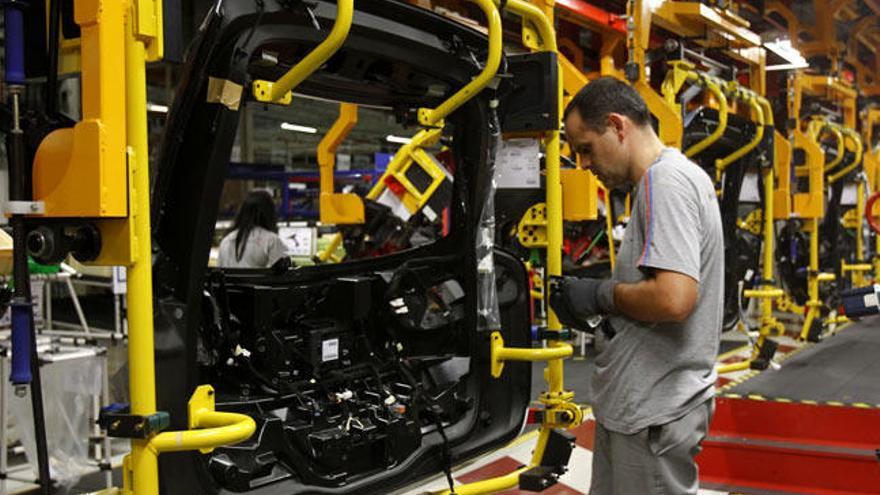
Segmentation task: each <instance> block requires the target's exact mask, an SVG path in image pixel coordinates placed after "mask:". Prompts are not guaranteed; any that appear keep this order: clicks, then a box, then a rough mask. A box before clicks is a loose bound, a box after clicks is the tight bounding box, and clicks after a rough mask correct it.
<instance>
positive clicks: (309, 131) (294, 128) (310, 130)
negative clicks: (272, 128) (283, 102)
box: [281, 122, 318, 134]
mask: <svg viewBox="0 0 880 495" xmlns="http://www.w3.org/2000/svg"><path fill="white" fill-rule="evenodd" d="M281 128H282V129H284V130H285V131H293V132H302V133H305V134H315V133H317V132H318V130H317V129H315V128H314V127H306V126H304V125H296V124H291V123H289V122H282V123H281Z"/></svg>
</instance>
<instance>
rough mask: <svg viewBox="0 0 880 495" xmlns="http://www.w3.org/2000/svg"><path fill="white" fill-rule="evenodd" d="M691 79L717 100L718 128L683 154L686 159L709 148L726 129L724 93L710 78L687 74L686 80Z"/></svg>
mask: <svg viewBox="0 0 880 495" xmlns="http://www.w3.org/2000/svg"><path fill="white" fill-rule="evenodd" d="M692 77H693V78H696V82H697V83H698V84H701V85H702V86H703V87H705V88H706V89H708V90H709V91H710V92H711V93H712V94H713V95H715V98H716V99H717V100H718V127H716V128H715V131H714V132H713V133H712V134H709V135H708V136H706V137H705V138H704V139H703V140H702V141H700V142H698V143H696V144H694V145H693V146H691V147H690V148H688V149H687V151H685V152H684V154H685V156H687V157H692V156H695V155H697V154H698V153H700V152H702V151H703V150H705V149H706V148H708V147H709V146H711V145H712V144H713V143H714V142H715V141H717V140H718V139H719V138H720V137H721V135H722V134H724V131H725V130H726V129H727V97H726V96H724V92H723V91H721V88H720V87H719V85H718V84H717V83H716V82H715V81H714V80H713V79H712V78H710V77H706V76H703V75H701V74H698V73H696V72H692V73H689V74H688V80H693V79H692Z"/></svg>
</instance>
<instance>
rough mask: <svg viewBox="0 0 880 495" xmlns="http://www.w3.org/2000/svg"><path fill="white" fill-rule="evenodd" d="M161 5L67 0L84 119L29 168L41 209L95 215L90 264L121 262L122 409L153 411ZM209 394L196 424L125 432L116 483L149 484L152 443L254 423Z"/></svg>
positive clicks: (214, 436) (240, 433)
mask: <svg viewBox="0 0 880 495" xmlns="http://www.w3.org/2000/svg"><path fill="white" fill-rule="evenodd" d="M162 14H163V13H162V2H161V1H159V0H132V1H130V2H124V1H100V0H77V1H76V2H75V3H74V18H75V20H76V22H77V24H79V25H80V28H81V35H82V38H81V40H80V41H78V42H77V41H76V40H67V41H66V42H67V48H66V49H67V50H68V51H71V52H72V51H75V50H76V48H77V47H78V49H79V51H80V53H79V56H80V57H81V72H82V107H83V119H82V121H80V122H78V123H77V124H76V125H75V126H74V127H73V129H61V130H57V131H54V132H52V133H50V134H49V135H48V136H47V137H46V138H45V139H44V141H43V142H42V143H41V144H40V147H39V149H38V152H37V156H36V161H35V167H34V176H33V178H34V196H35V199H37V200H39V201H44V202H45V204H46V213H45V215H43V216H45V217H65V218H77V219H88V220H91V221H94V222H95V223H96V224H97V225H98V227H99V228H100V229H101V233H102V244H103V245H102V250H101V253H100V255H99V257H98V258H97V260H95V261H94V262H93V264H99V265H122V266H126V267H127V269H128V292H127V304H128V321H129V335H128V360H129V363H130V367H129V390H130V397H131V414H132V415H136V416H143V417H148V416H152V415H154V414H155V413H156V383H155V362H154V352H155V350H154V343H153V289H152V260H151V252H152V250H151V247H150V245H151V230H150V174H149V152H148V142H147V110H146V103H147V98H146V63H147V62H148V61H156V60H159V59H161V57H162V52H163V41H162ZM123 68H124V72H123V73H122V74H120V69H123ZM205 394H207V395H209V396H211V397H210V399H205V398H204V397H203V396H204V395H205ZM212 394H213V391H210V388H209V387H208V388H205V387H201V388H200V389H199V390H197V391H196V395H195V396H194V397H193V403H194V404H196V405H199V407H197V408H196V409H194V410H191V413H190V419H191V427H194V428H201V429H200V430H199V431H198V432H196V431H181V432H163V433H160V434H158V435H153V436H151V437H149V438H145V439H133V440H132V442H131V443H132V445H131V447H132V448H131V453H130V454H129V455H128V456H126V458H125V461H124V468H123V480H124V487H123V493H126V494H131V493H135V494H137V495H149V494H158V492H159V484H158V459H157V456H158V454H159V453H160V452H163V451H169V450H193V449H207V448H211V447H215V446H219V445H225V444H228V443H234V442H238V441H241V440H244V439H246V438H248V437H249V436H250V435H251V434H252V433H253V431H254V422H253V420H252V419H251V418H249V417H247V416H242V415H238V414H229V413H217V412H214V411H213V405H214V403H213V397H212ZM193 421H194V422H193Z"/></svg>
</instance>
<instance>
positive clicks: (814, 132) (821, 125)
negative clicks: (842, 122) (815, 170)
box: [807, 117, 846, 173]
mask: <svg viewBox="0 0 880 495" xmlns="http://www.w3.org/2000/svg"><path fill="white" fill-rule="evenodd" d="M822 131H827V132H829V133H831V134H832V135H834V137H835V139H837V156H836V157H835V158H834V160H831V162H829V163H826V164H825V173H828V172H830V171H831V170H833V169H834V167H836V166H837V165H839V164H840V162H842V161H843V154H844V152H845V151H846V147H845V143H844V140H843V133H842V132H841V128H840V127H839V126H836V125H833V124H831V123H830V122H828V121H827V120H825V119H824V118H821V117H813V119H812V120H811V121H810V123H809V124H808V125H807V134H808V135H809V136H810V138H811V139H812V140H813V141H815V142H816V143H818V142H819V136H820V135H821V133H822Z"/></svg>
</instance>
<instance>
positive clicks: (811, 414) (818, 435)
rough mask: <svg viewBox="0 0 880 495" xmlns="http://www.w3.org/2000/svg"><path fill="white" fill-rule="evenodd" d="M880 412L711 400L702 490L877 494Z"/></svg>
mask: <svg viewBox="0 0 880 495" xmlns="http://www.w3.org/2000/svg"><path fill="white" fill-rule="evenodd" d="M878 424H880V409H874V408H856V407H837V406H824V405H809V404H797V403H783V402H772V401H758V400H747V399H728V398H719V399H717V402H716V410H715V416H714V417H713V418H712V425H711V427H710V429H709V435H708V437H707V438H706V440H704V441H703V451H702V453H701V454H700V455H699V456H697V462H698V463H699V465H700V484H701V486H703V487H705V488H713V487H715V488H719V489H723V490H731V491H743V492H750V491H762V492H771V493H813V494H821V495H825V494H828V495H830V494H843V493H848V494H860V493H865V494H866V493H878V487H880V462H878V457H877V451H876V449H877V448H878V447H880V428H877V425H878Z"/></svg>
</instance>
